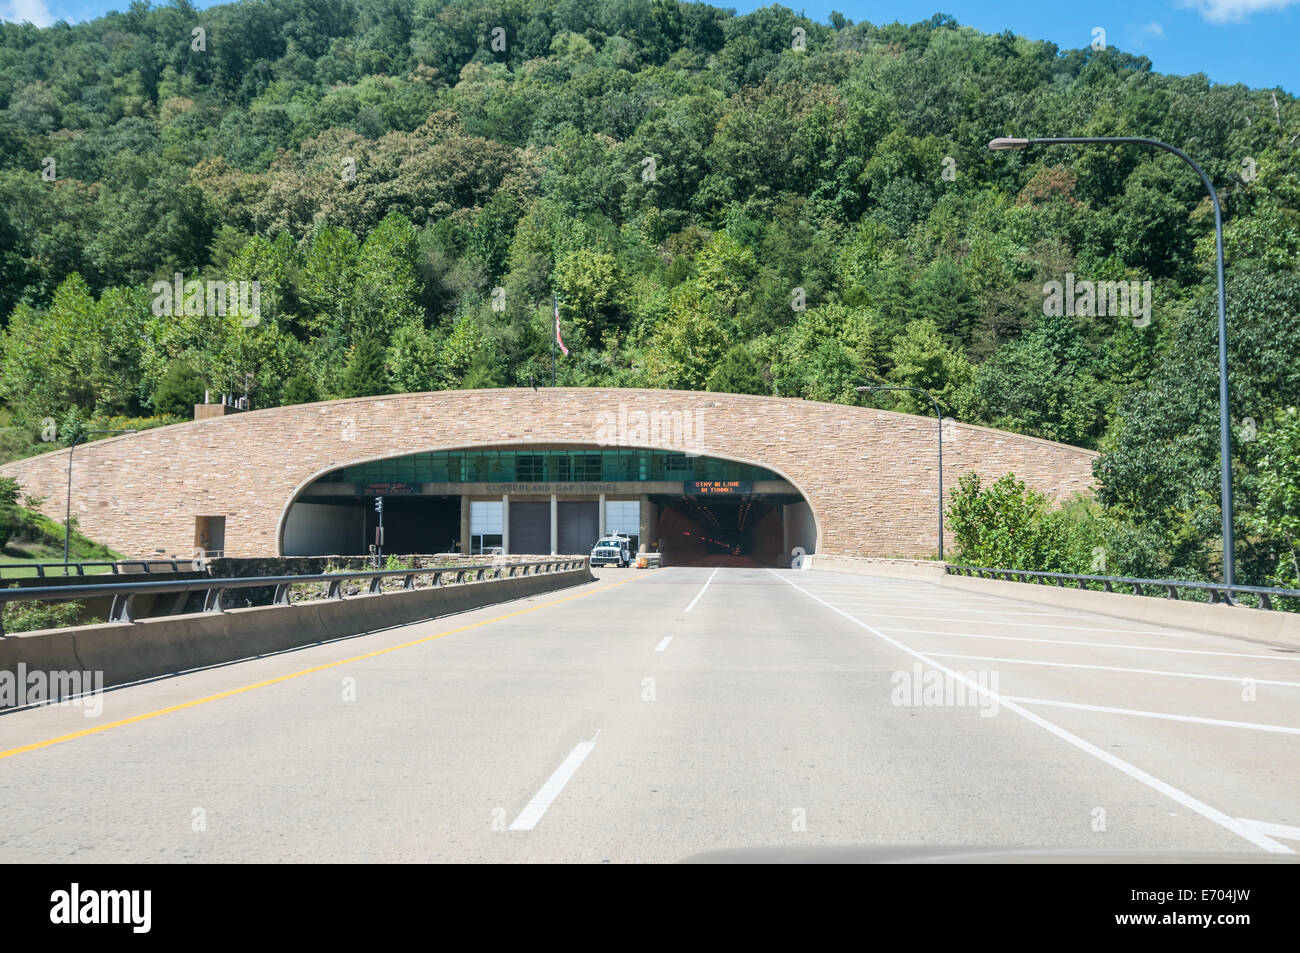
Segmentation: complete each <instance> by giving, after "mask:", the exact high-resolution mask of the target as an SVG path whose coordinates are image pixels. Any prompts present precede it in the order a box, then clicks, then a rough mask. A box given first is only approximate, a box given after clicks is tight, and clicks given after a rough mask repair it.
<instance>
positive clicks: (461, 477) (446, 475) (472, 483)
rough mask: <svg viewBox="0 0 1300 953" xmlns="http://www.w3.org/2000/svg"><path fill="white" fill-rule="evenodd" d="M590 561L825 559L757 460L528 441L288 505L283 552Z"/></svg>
mask: <svg viewBox="0 0 1300 953" xmlns="http://www.w3.org/2000/svg"><path fill="white" fill-rule="evenodd" d="M375 497H383V498H384V531H385V538H384V542H383V547H382V549H383V553H384V554H385V555H390V554H396V555H402V554H412V553H414V554H431V553H445V552H459V553H463V554H465V555H471V556H477V555H484V554H497V553H500V554H503V555H510V556H518V555H547V554H550V553H562V554H566V555H567V554H572V555H586V554H588V553H589V552H590V551H591V547H592V546H593V545H594V544H595V542H596V540H597V539H598V538H600V537H602V536H607V535H611V534H613V535H620V536H624V537H626V538H627V539H628V542H629V543H630V544H631V546H632V548H633V549H635V550H639V551H658V552H660V553H662V554H663V564H664V565H668V566H671V565H703V566H716V565H741V566H788V565H789V564H790V559H791V553H792V552H793V551H794V550H796V549H802V551H803V552H805V553H809V554H811V553H814V552H815V551H816V545H817V535H818V533H817V524H816V521H815V519H814V517H813V513H812V509H811V507H810V506H809V505H808V503H807V502H806V501H805V500H804V498H803V496H802V494H801V493H800V491H799V488H798V487H797V486H795V485H794V484H793V483H791V482H790V481H789V480H787V479H786V478H785V477H783V476H782V475H781V474H779V473H776V472H774V471H772V470H768V469H766V468H764V467H762V466H761V465H759V464H755V463H746V462H742V461H738V460H726V459H722V458H718V457H707V456H700V455H696V454H689V453H686V452H683V451H677V450H665V449H650V448H639V447H615V448H610V447H599V446H597V447H593V446H586V445H562V444H561V445H550V444H539V445H531V446H530V445H525V446H516V447H495V446H494V447H477V448H465V449H461V450H432V451H429V452H427V453H416V454H408V455H405V456H400V457H387V458H382V459H377V460H369V461H361V462H359V463H351V464H347V465H345V466H341V467H338V468H336V469H334V470H330V471H327V472H325V473H322V474H321V475H320V476H318V477H317V478H316V479H314V480H313V481H312V482H311V483H309V484H307V485H306V486H304V487H303V488H302V490H301V495H299V496H297V497H296V498H295V499H293V500H292V501H291V502H290V503H289V505H288V506H287V507H286V510H285V516H284V521H283V522H282V524H281V537H280V542H279V549H280V553H281V554H282V555H285V556H324V555H340V556H344V555H356V554H364V553H366V552H367V551H368V550H369V548H370V547H371V546H373V545H375V542H376V540H375V528H376V523H377V514H376V512H375V506H374V504H375Z"/></svg>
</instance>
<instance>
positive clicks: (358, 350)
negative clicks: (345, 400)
mask: <svg viewBox="0 0 1300 953" xmlns="http://www.w3.org/2000/svg"><path fill="white" fill-rule="evenodd" d="M386 393H388V373H387V370H386V369H385V367H384V346H383V345H382V344H380V343H379V341H378V340H376V339H375V338H373V337H364V338H362V339H361V340H360V341H358V342H357V343H356V345H355V346H354V347H353V348H352V353H351V355H350V356H349V357H348V362H347V364H346V366H344V368H343V375H342V377H341V378H340V380H339V394H338V396H339V397H374V396H376V395H378V394H386Z"/></svg>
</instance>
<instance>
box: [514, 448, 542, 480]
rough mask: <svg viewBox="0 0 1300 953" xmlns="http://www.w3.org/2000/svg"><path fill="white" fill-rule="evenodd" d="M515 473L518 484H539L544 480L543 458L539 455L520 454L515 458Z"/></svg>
mask: <svg viewBox="0 0 1300 953" xmlns="http://www.w3.org/2000/svg"><path fill="white" fill-rule="evenodd" d="M515 471H516V473H517V477H516V479H518V480H519V482H520V483H541V482H542V481H543V480H545V479H546V467H545V457H543V456H542V455H541V454H540V453H521V454H519V455H518V456H517V457H516V458H515Z"/></svg>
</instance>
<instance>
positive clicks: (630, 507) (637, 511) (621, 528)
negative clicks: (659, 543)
mask: <svg viewBox="0 0 1300 953" xmlns="http://www.w3.org/2000/svg"><path fill="white" fill-rule="evenodd" d="M605 532H606V533H608V534H609V535H610V536H626V537H627V538H628V543H627V548H628V549H630V550H631V551H632V552H634V553H635V552H636V551H637V548H638V547H639V545H640V538H641V504H640V503H639V502H638V501H637V500H606V501H605Z"/></svg>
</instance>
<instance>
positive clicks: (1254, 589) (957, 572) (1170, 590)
mask: <svg viewBox="0 0 1300 953" xmlns="http://www.w3.org/2000/svg"><path fill="white" fill-rule="evenodd" d="M944 573H945V574H947V575H950V576H979V577H981V578H985V579H988V578H993V579H1005V580H1006V581H1008V582H1023V581H1030V582H1031V584H1032V583H1038V584H1041V585H1046V584H1047V583H1046V582H1045V580H1052V581H1053V582H1054V584H1055V585H1057V586H1064V585H1065V583H1066V581H1067V580H1068V581H1073V582H1076V583H1077V585H1076V586H1075V588H1077V589H1087V588H1088V585H1087V584H1088V583H1090V582H1096V583H1100V584H1101V586H1102V589H1103V590H1104V591H1106V592H1115V591H1116V589H1115V586H1116V585H1117V584H1118V585H1123V586H1130V587H1132V589H1133V592H1132V593H1131V595H1135V596H1149V595H1150V594H1149V593H1147V592H1145V591H1144V590H1145V589H1148V588H1155V589H1163V590H1165V595H1164V598H1166V599H1177V598H1178V590H1179V589H1194V590H1198V591H1202V592H1207V593H1209V596H1210V602H1211V603H1219V602H1222V603H1225V604H1226V605H1242V606H1246V603H1244V602H1238V601H1237V600H1236V599H1235V598H1233V597H1234V596H1235V595H1236V594H1237V593H1246V594H1250V595H1254V596H1255V597H1256V598H1257V599H1258V600H1259V605H1258V606H1247V608H1258V609H1265V610H1271V609H1273V608H1274V606H1273V600H1274V599H1276V598H1279V597H1289V598H1293V599H1300V589H1277V588H1273V587H1270V586H1227V585H1224V584H1223V583H1221V582H1192V581H1189V580H1186V579H1139V578H1136V577H1133V576H1083V575H1078V574H1075V573H1066V572H1039V571H1036V570H1032V569H994V568H992V567H989V566H955V565H953V564H951V563H949V564H947V565H945V566H944ZM1013 577H1016V578H1013ZM1122 594H1123V595H1130V593H1122Z"/></svg>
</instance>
